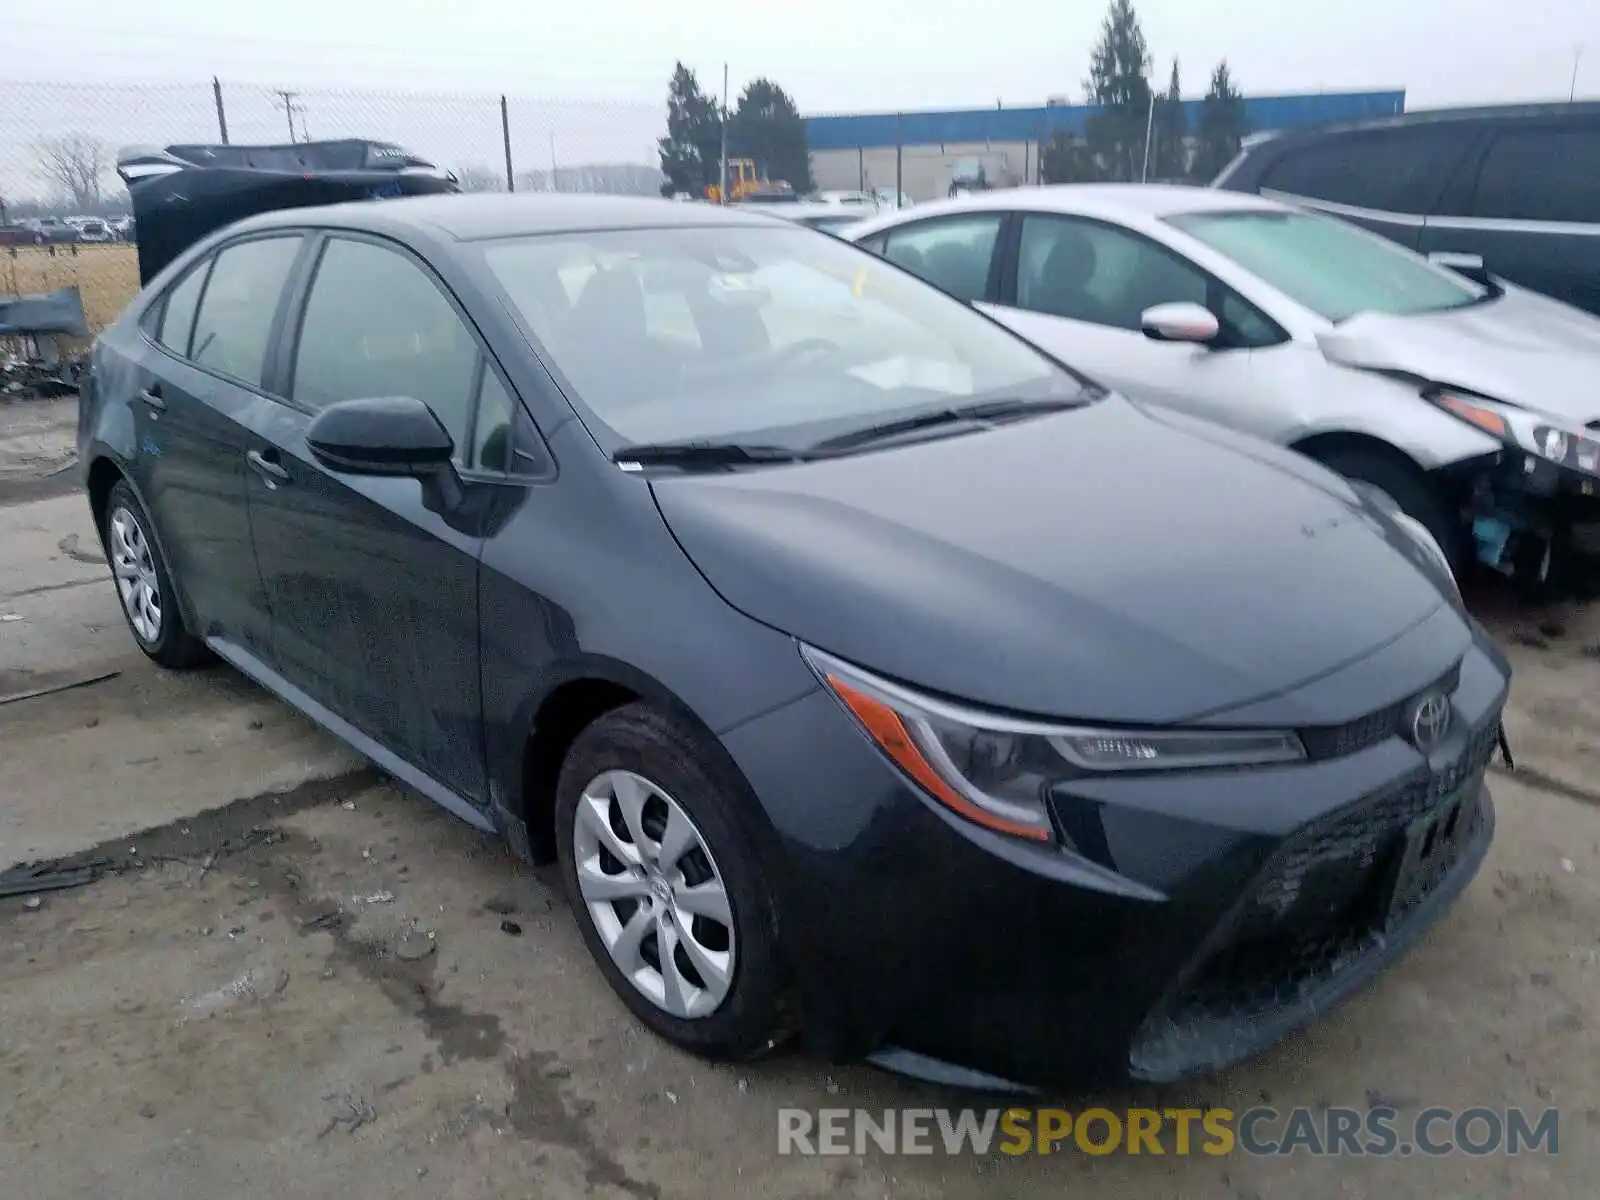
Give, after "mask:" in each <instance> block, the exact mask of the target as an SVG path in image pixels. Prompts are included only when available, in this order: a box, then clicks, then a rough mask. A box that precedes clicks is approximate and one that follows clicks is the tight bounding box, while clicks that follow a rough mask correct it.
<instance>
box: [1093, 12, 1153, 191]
mask: <svg viewBox="0 0 1600 1200" xmlns="http://www.w3.org/2000/svg"><path fill="white" fill-rule="evenodd" d="M1149 65H1150V52H1149V48H1148V47H1147V46H1146V44H1145V40H1144V31H1143V30H1142V29H1141V28H1140V27H1139V16H1138V14H1137V13H1135V12H1134V10H1133V0H1111V7H1110V8H1109V9H1108V10H1107V12H1106V17H1105V22H1104V24H1103V25H1102V26H1101V28H1100V41H1099V43H1098V44H1097V45H1096V46H1095V48H1094V52H1093V53H1092V54H1091V55H1090V58H1089V78H1088V79H1087V80H1086V81H1085V83H1084V87H1085V89H1086V90H1087V91H1088V94H1089V95H1088V100H1089V103H1090V104H1092V105H1095V106H1097V111H1096V112H1094V113H1093V114H1091V115H1090V117H1089V119H1088V121H1087V123H1086V125H1085V130H1084V132H1085V135H1086V139H1087V141H1088V152H1089V155H1090V157H1091V158H1092V159H1093V160H1094V162H1095V165H1096V167H1097V169H1098V173H1099V177H1100V178H1102V179H1110V180H1117V181H1122V182H1127V181H1130V180H1136V179H1138V178H1139V174H1140V171H1141V169H1142V168H1143V165H1144V148H1145V125H1146V122H1147V121H1148V120H1149V118H1150V80H1149V79H1148V78H1147V77H1146V75H1145V72H1146V71H1147V70H1148V68H1149Z"/></svg>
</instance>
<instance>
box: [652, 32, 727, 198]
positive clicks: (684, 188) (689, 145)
mask: <svg viewBox="0 0 1600 1200" xmlns="http://www.w3.org/2000/svg"><path fill="white" fill-rule="evenodd" d="M657 146H658V148H659V149H660V152H661V173H662V174H663V175H665V176H666V177H667V178H666V182H664V183H663V184H662V185H661V194H662V195H664V196H670V195H672V194H673V193H675V192H689V193H691V194H693V195H695V196H703V195H704V194H705V190H706V188H708V187H710V186H711V185H712V184H714V183H716V182H717V180H718V177H719V175H720V173H721V167H722V116H721V114H720V113H719V112H718V111H717V103H716V101H715V100H713V99H712V98H711V97H709V96H707V95H706V94H705V93H704V92H702V91H701V90H700V81H699V80H697V79H696V78H695V75H694V72H693V71H691V70H690V69H689V68H688V67H686V66H684V65H683V64H682V63H681V62H680V63H679V64H678V65H677V67H676V68H674V70H673V72H672V83H671V85H670V87H669V89H668V92H667V136H666V137H664V138H662V139H661V140H660V141H659V142H658V143H657Z"/></svg>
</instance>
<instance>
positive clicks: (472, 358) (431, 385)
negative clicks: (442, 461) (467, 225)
mask: <svg viewBox="0 0 1600 1200" xmlns="http://www.w3.org/2000/svg"><path fill="white" fill-rule="evenodd" d="M477 372H478V344H477V341H476V340H475V339H474V338H473V336H472V334H471V333H470V332H469V331H468V330H467V327H466V326H465V325H464V324H463V323H462V321H461V318H460V317H459V316H457V315H456V310H455V308H454V307H453V306H452V305H451V304H450V302H449V301H448V300H447V299H445V296H444V293H443V292H441V291H440V290H439V287H438V285H437V284H436V283H434V281H433V280H432V279H431V278H429V276H428V275H427V274H426V273H425V272H424V271H423V269H422V268H421V267H420V266H418V265H417V264H416V263H415V262H413V261H412V260H411V259H410V258H407V257H406V256H405V255H403V254H401V253H399V252H398V251H394V250H389V249H386V248H385V247H383V246H378V245H374V244H373V243H371V242H364V241H355V240H352V239H349V238H334V239H333V240H331V241H329V243H328V245H327V249H326V250H325V251H324V252H323V255H322V262H321V263H320V264H319V265H318V267H317V274H316V278H315V279H314V280H313V281H312V284H311V295H310V296H309V297H308V298H307V300H306V311H305V317H304V319H303V321H302V324H301V327H300V344H299V346H298V347H297V349H296V351H295V366H294V398H295V400H296V402H297V403H299V404H302V405H304V406H305V407H307V408H311V409H318V408H323V407H326V406H327V405H329V404H333V403H336V402H338V401H340V400H358V399H363V398H367V397H375V396H411V397H413V398H415V399H417V400H421V401H422V402H423V403H424V404H426V405H427V406H428V407H429V408H431V409H433V411H434V414H435V415H436V416H437V417H438V418H439V420H440V421H441V422H442V423H443V424H444V427H445V428H446V429H447V430H449V431H450V436H451V438H453V439H454V441H455V444H456V457H457V460H458V461H463V462H464V461H465V458H466V454H467V451H468V441H467V437H468V429H469V425H470V420H471V414H472V401H473V389H474V386H475V385H476V384H477V382H478V378H477Z"/></svg>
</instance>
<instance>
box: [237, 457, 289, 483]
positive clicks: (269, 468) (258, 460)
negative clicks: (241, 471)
mask: <svg viewBox="0 0 1600 1200" xmlns="http://www.w3.org/2000/svg"><path fill="white" fill-rule="evenodd" d="M268 453H270V454H272V455H273V457H274V458H276V456H277V451H275V450H273V451H268ZM244 457H245V461H246V462H248V463H249V464H250V466H251V469H253V470H254V471H255V473H256V474H257V475H259V476H261V478H263V479H265V480H266V481H267V486H268V487H277V486H278V484H280V483H288V482H289V472H288V470H287V469H286V468H285V467H284V465H283V464H282V463H279V462H275V461H273V458H268V457H267V456H266V455H265V454H262V453H261V451H259V450H252V451H250V452H249V453H248V454H246V455H245V456H244Z"/></svg>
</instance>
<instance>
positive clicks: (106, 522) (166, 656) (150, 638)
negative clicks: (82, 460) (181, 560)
mask: <svg viewBox="0 0 1600 1200" xmlns="http://www.w3.org/2000/svg"><path fill="white" fill-rule="evenodd" d="M154 529H155V526H154V524H153V523H152V522H151V520H150V514H149V513H147V512H146V511H145V508H144V505H143V504H141V503H140V502H139V497H138V496H137V495H135V494H134V491H133V488H132V487H130V486H129V485H128V482H127V480H125V479H119V480H117V482H116V483H115V484H113V485H112V487H111V493H110V495H108V496H107V497H106V507H105V512H104V513H103V514H102V516H101V524H100V539H101V542H102V543H103V544H104V546H105V549H106V561H107V562H108V563H109V564H110V566H111V580H112V584H113V585H114V586H115V587H116V589H117V599H118V600H119V601H120V602H121V605H122V617H123V620H125V621H127V623H128V632H129V633H131V634H133V640H134V641H135V642H137V643H138V644H139V649H141V650H143V651H144V652H145V654H146V655H147V656H148V657H149V658H150V659H151V661H153V662H155V663H156V664H157V665H158V666H162V667H166V668H167V669H168V670H173V671H183V670H188V669H190V668H192V667H197V666H199V665H200V664H202V663H204V662H207V661H209V660H210V658H211V651H210V650H208V649H207V648H206V645H205V643H204V642H202V641H201V640H200V639H199V638H197V637H195V636H194V635H193V634H192V633H190V632H189V628H188V626H187V625H186V624H185V622H184V619H183V612H182V610H181V609H180V608H179V607H178V596H177V590H176V589H175V588H174V587H173V586H172V576H171V574H170V573H169V572H168V570H167V564H166V563H165V562H164V561H163V560H162V557H161V548H160V546H158V545H157V543H156V540H155V536H154ZM152 600H153V602H154V603H153V605H152V603H151V601H152Z"/></svg>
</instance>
